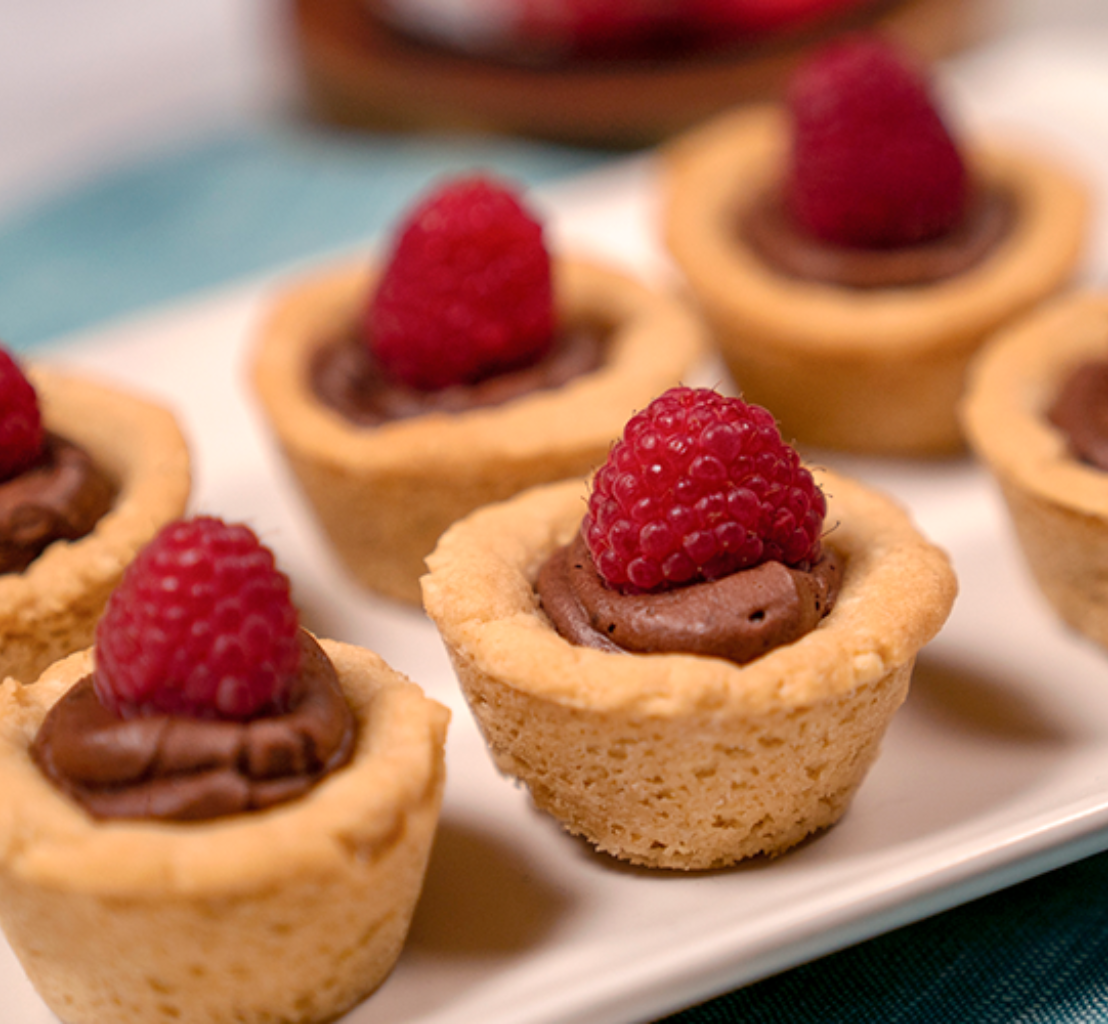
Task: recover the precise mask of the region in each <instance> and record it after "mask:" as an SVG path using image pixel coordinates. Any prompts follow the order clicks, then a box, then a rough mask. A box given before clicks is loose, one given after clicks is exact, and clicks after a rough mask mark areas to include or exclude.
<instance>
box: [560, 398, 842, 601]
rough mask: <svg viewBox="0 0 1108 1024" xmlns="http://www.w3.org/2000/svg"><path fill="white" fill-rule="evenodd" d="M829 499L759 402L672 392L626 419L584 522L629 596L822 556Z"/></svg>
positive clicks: (613, 578)
mask: <svg viewBox="0 0 1108 1024" xmlns="http://www.w3.org/2000/svg"><path fill="white" fill-rule="evenodd" d="M826 512H827V503H826V501H825V500H824V497H823V493H822V491H820V489H819V487H817V486H816V483H815V481H814V480H813V479H812V475H811V473H809V472H808V470H807V469H805V468H804V467H803V466H802V465H801V464H800V458H799V456H798V455H797V453H796V450H795V449H794V448H793V447H792V446H791V445H788V444H786V443H785V442H784V441H783V440H782V439H781V435H780V433H779V431H778V429H777V425H776V424H775V422H774V420H773V417H772V416H771V415H770V413H768V412H767V411H766V410H765V409H763V408H761V406H757V405H750V404H748V403H746V402H744V401H742V400H741V399H738V398H728V397H726V396H724V395H720V394H719V393H717V392H715V391H712V390H709V389H707V388H687V387H678V388H671V389H670V390H669V391H667V392H666V393H665V394H663V395H661V396H660V397H659V398H656V399H655V400H654V401H653V402H652V403H651V404H650V405H649V406H648V407H647V408H646V409H644V410H643V411H642V412H640V413H638V414H636V415H635V416H633V417H632V418H631V419H630V420H629V421H628V423H627V426H626V428H625V429H624V432H623V437H622V438H621V439H620V440H619V441H618V442H617V443H616V444H615V446H614V447H613V448H612V451H611V453H610V454H609V456H608V460H607V462H605V464H604V465H603V466H602V467H601V468H600V469H599V470H598V471H597V473H596V476H595V478H594V480H593V488H592V493H591V495H590V496H589V506H588V511H587V513H586V515H585V519H584V522H583V524H582V530H583V531H584V536H585V542H586V543H587V545H588V547H589V551H590V553H591V554H592V557H593V561H594V562H595V564H596V568H597V571H598V572H599V573H600V575H601V577H602V578H603V579H604V581H605V582H606V583H607V584H608V585H609V586H610V587H613V588H615V589H617V590H620V591H624V592H650V591H658V590H667V589H670V588H672V587H675V586H680V585H682V584H685V583H693V582H698V581H701V580H712V579H718V578H720V577H721V576H726V575H728V574H729V573H732V572H735V571H737V570H739V569H745V568H750V567H751V566H755V565H758V564H760V563H761V562H766V561H780V562H784V563H785V564H786V565H789V566H792V567H800V568H805V567H807V566H810V565H811V564H812V563H814V562H816V561H818V560H819V557H820V549H821V542H820V536H821V533H822V530H823V519H824V516H825V515H826Z"/></svg>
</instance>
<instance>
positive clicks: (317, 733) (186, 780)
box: [31, 632, 356, 821]
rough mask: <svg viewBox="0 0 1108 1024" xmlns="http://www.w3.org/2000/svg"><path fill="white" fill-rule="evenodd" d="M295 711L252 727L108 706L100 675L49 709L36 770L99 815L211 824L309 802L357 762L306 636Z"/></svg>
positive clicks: (346, 723)
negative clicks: (98, 684) (327, 779)
mask: <svg viewBox="0 0 1108 1024" xmlns="http://www.w3.org/2000/svg"><path fill="white" fill-rule="evenodd" d="M300 648H301V658H300V672H299V675H298V676H297V679H296V682H295V684H294V686H293V692H292V694H291V696H290V699H289V706H288V708H287V709H286V710H285V711H283V712H281V713H277V714H273V715H267V716H258V717H256V718H253V719H250V720H248V721H244V722H235V721H225V720H215V719H199V718H186V717H175V716H169V715H155V716H150V717H146V718H131V719H123V718H119V717H118V716H116V715H115V714H114V713H113V712H111V711H109V710H108V709H106V708H105V707H104V706H103V705H102V704H101V703H100V701H99V699H98V698H97V696H96V693H95V691H94V690H93V685H92V676H91V675H89V676H86V677H85V678H84V679H82V680H81V681H80V682H78V683H77V684H76V685H75V686H74V687H73V688H72V689H71V690H70V691H69V692H68V693H66V694H65V696H63V697H62V698H61V700H59V701H58V702H57V704H55V705H54V707H53V708H51V709H50V712H49V714H48V715H47V716H46V718H45V720H44V721H43V723H42V725H41V727H40V728H39V731H38V735H37V736H36V737H35V740H34V743H33V744H32V746H31V756H32V757H33V758H34V760H35V763H36V764H37V765H38V766H39V768H40V769H41V770H42V771H43V773H44V774H45V775H46V776H47V778H49V779H50V780H51V781H52V782H53V783H54V784H55V785H56V786H57V787H58V788H59V789H61V790H62V791H63V792H65V793H67V794H68V795H69V796H71V797H72V798H73V799H74V800H76V801H77V802H78V803H80V804H81V806H82V807H84V808H85V810H86V811H88V812H89V814H91V815H92V816H93V817H95V818H130V819H161V820H172V821H185V820H208V819H212V818H218V817H223V816H225V815H229V814H241V813H243V812H245V811H253V810H260V809H263V808H266V807H272V806H273V805H275V804H280V803H284V802H285V801H287V800H293V799H295V798H296V797H299V796H302V795H303V794H304V793H306V792H307V791H308V790H309V789H311V787H312V786H314V785H315V784H316V783H317V782H319V780H320V779H322V778H323V777H324V776H325V775H327V774H328V773H330V772H333V771H335V770H336V769H338V768H340V767H342V766H343V765H344V764H346V762H347V761H349V759H350V757H351V754H352V753H353V749H354V741H355V734H356V724H355V720H354V716H353V713H352V712H351V710H350V707H349V705H348V704H347V703H346V698H345V696H344V695H343V692H342V688H341V686H340V685H339V681H338V678H337V676H336V674H335V670H334V668H333V666H332V665H331V662H330V659H329V658H328V657H327V655H326V654H325V653H324V652H323V650H322V648H320V646H319V644H317V643H316V641H315V640H314V639H312V637H311V636H309V635H308V634H307V633H304V632H301V634H300Z"/></svg>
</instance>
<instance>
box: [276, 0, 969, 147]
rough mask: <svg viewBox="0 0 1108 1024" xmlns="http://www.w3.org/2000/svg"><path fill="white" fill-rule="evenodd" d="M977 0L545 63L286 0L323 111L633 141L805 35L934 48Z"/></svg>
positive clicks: (325, 2) (874, 11)
mask: <svg viewBox="0 0 1108 1024" xmlns="http://www.w3.org/2000/svg"><path fill="white" fill-rule="evenodd" d="M986 2H987V0H896V2H883V3H877V4H875V5H870V6H868V7H867V8H866V13H865V14H854V15H853V16H852V17H850V18H842V19H838V20H836V21H835V22H834V23H833V24H830V25H825V26H824V27H823V29H822V31H820V32H819V33H815V32H811V31H809V32H805V33H803V34H792V35H789V36H787V37H786V36H781V37H778V38H777V39H776V40H775V41H773V42H766V43H764V44H762V45H760V46H758V47H757V48H756V49H748V50H743V51H739V52H735V53H729V54H728V55H727V56H713V57H711V58H695V59H693V58H688V59H681V60H674V61H672V62H666V63H661V62H641V63H633V64H632V63H628V64H623V63H619V64H616V63H608V64H596V63H593V64H581V65H563V66H558V67H555V68H534V67H525V66H518V65H511V64H505V63H496V62H493V61H485V60H480V59H477V58H473V57H467V56H464V55H460V54H455V53H451V52H448V51H446V50H442V49H437V48H434V47H431V46H425V45H421V44H419V43H417V42H413V41H411V40H408V39H405V38H403V37H401V36H399V35H397V34H395V33H394V32H392V31H390V30H388V29H387V28H385V27H383V26H382V25H381V24H380V23H378V22H377V21H376V20H375V19H374V18H372V17H371V16H370V15H369V13H368V11H367V8H366V5H365V3H364V2H363V0H291V16H292V32H293V38H294V43H295V46H296V50H297V53H298V57H299V61H300V66H301V70H302V75H303V82H304V86H305V90H306V94H307V98H308V101H309V104H310V106H311V108H312V110H313V111H314V113H316V114H317V115H319V116H321V117H323V118H325V119H327V120H330V121H334V122H337V123H340V124H345V125H354V126H361V127H372V128H385V129H405V128H415V129H462V130H473V131H491V132H506V133H516V134H521V135H529V136H535V137H539V138H547V139H554V140H559V141H564V142H573V143H584V144H599V145H606V146H635V145H647V144H651V143H654V142H657V141H659V140H661V139H663V138H666V137H667V136H669V135H671V134H673V133H674V132H677V131H681V130H683V129H685V128H687V127H689V126H690V125H692V124H695V123H696V122H698V121H700V120H702V119H704V118H706V117H708V116H709V115H711V114H713V113H715V112H717V111H719V110H721V109H723V108H726V107H727V106H730V105H732V104H735V103H739V102H743V101H747V100H753V99H766V98H769V97H772V96H774V95H776V94H777V92H778V90H779V88H780V86H781V83H782V81H783V80H784V79H785V77H786V76H787V75H788V73H789V71H790V70H791V69H792V67H793V66H794V65H795V63H796V61H797V59H798V57H799V55H800V54H801V53H802V52H803V50H804V49H805V47H807V46H809V45H811V44H812V43H813V42H814V41H816V40H818V39H821V38H826V37H827V35H829V34H830V33H831V32H833V31H841V30H844V29H852V28H860V27H876V28H880V29H881V30H883V31H885V32H887V33H888V34H889V35H890V36H892V37H894V38H897V39H900V40H902V41H903V42H905V43H906V44H907V45H908V46H910V47H911V48H912V49H913V50H914V51H915V52H917V53H918V54H920V55H921V56H922V57H924V58H925V59H929V60H930V59H935V58H937V57H941V56H944V55H946V54H948V53H950V52H952V51H954V50H956V49H958V48H960V47H961V46H963V45H965V44H967V43H968V42H971V41H973V40H974V39H976V38H978V37H979V36H980V34H981V32H982V31H983V29H984V27H985V21H986V19H985V18H984V17H983V16H982V8H983V6H984V4H985V3H986Z"/></svg>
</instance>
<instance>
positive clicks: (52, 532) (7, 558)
mask: <svg viewBox="0 0 1108 1024" xmlns="http://www.w3.org/2000/svg"><path fill="white" fill-rule="evenodd" d="M115 496H116V487H115V484H113V483H112V481H111V480H109V479H108V477H107V476H106V475H105V474H104V473H103V472H102V471H101V470H100V469H99V468H98V467H97V466H96V464H95V463H94V462H93V461H92V458H91V457H90V456H89V455H88V453H87V452H85V451H84V449H82V448H80V447H78V446H77V445H75V444H73V443H72V442H71V441H67V440H65V439H64V438H61V437H58V436H57V435H55V434H50V433H47V435H46V441H45V445H44V450H43V453H42V456H41V458H40V459H39V461H38V462H36V463H35V465H33V466H32V467H31V468H30V469H27V470H25V471H24V472H22V473H20V474H18V475H17V476H14V477H11V478H10V479H8V480H5V481H3V482H0V572H22V571H23V570H24V569H26V568H27V566H29V565H30V564H31V563H32V562H33V561H34V560H35V559H36V558H37V557H38V556H39V555H40V554H41V553H42V552H43V551H44V550H45V549H46V548H47V547H48V546H49V545H50V544H52V543H53V542H54V541H56V540H78V539H80V538H81V537H84V536H85V535H86V534H88V533H91V532H92V529H93V527H95V526H96V524H97V523H98V522H99V521H100V519H101V517H102V516H104V515H105V514H106V513H107V512H108V511H109V510H110V509H111V507H112V503H113V502H114V501H115Z"/></svg>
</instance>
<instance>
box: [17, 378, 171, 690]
mask: <svg viewBox="0 0 1108 1024" xmlns="http://www.w3.org/2000/svg"><path fill="white" fill-rule="evenodd" d="M27 375H28V378H29V379H30V381H31V383H32V384H33V385H34V387H35V390H36V391H37V393H38V398H39V405H40V408H41V410H42V418H43V423H44V425H45V426H46V428H47V429H48V430H50V431H53V432H54V433H56V434H59V435H61V436H62V437H64V438H66V439H67V440H69V441H72V442H74V443H75V444H78V445H80V446H81V447H82V448H84V449H85V451H87V452H88V453H89V455H90V456H91V457H92V459H93V461H94V462H95V463H96V464H97V465H98V466H99V467H100V468H101V469H102V470H103V471H104V472H105V473H106V474H107V475H108V476H109V477H110V478H111V479H112V480H113V482H114V483H115V485H116V486H117V487H118V489H119V490H118V494H117V495H116V499H115V503H114V505H113V506H112V508H111V510H110V511H109V512H108V513H107V514H106V515H105V516H104V517H103V518H102V519H101V520H100V522H99V523H98V524H97V525H96V527H95V529H93V531H92V532H91V533H89V534H87V535H86V536H84V537H82V538H80V539H79V540H76V541H64V540H63V541H55V542H54V543H53V544H51V545H50V546H49V547H48V548H47V549H46V550H45V551H43V552H42V554H40V555H39V556H38V558H36V559H35V561H34V562H32V563H31V565H29V566H28V567H27V569H25V570H24V571H23V572H21V573H4V574H0V678H4V677H6V676H14V677H15V678H16V679H20V680H22V681H23V682H26V683H29V682H31V681H33V680H34V679H36V678H37V677H38V675H39V674H40V673H41V672H42V671H43V670H44V669H45V668H46V667H47V666H48V665H50V664H52V663H53V662H55V661H57V660H58V659H59V658H61V657H64V656H65V655H67V654H70V653H72V652H73V651H76V650H80V649H81V648H83V647H87V646H88V645H89V644H91V643H92V637H93V631H94V629H95V626H96V620H97V619H98V618H99V617H100V613H101V611H102V610H103V608H104V604H105V602H106V601H107V599H108V595H109V594H111V592H112V590H113V589H114V588H115V585H116V584H117V583H118V582H119V578H120V576H121V575H122V574H123V570H124V569H125V568H126V567H127V565H128V564H129V563H130V561H131V559H132V558H133V557H134V556H135V554H136V553H137V552H138V550H139V549H140V548H141V547H143V546H144V545H145V544H146V542H147V541H149V540H150V539H151V538H152V537H153V536H154V534H155V533H157V531H158V530H159V529H160V528H161V527H162V526H163V525H165V524H166V523H167V522H169V521H170V520H172V519H176V518H177V517H179V516H180V515H182V513H183V512H184V510H185V506H186V504H187V502H188V497H189V488H190V484H191V480H190V463H189V452H188V447H187V445H186V443H185V439H184V437H183V436H182V434H181V431H180V428H179V427H178V425H177V422H176V420H175V419H174V417H173V415H172V414H171V413H170V412H168V411H167V410H166V409H164V408H162V407H160V406H158V405H154V404H152V403H151V402H149V401H147V400H145V399H141V398H138V397H137V396H135V395H133V394H129V393H127V392H124V391H120V390H117V389H115V388H113V387H108V386H105V385H101V384H98V383H93V382H92V381H90V380H87V379H85V378H80V377H75V376H68V375H66V374H63V373H58V372H55V371H53V370H48V369H45V368H43V367H35V366H32V367H30V368H29V369H28V374H27Z"/></svg>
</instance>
